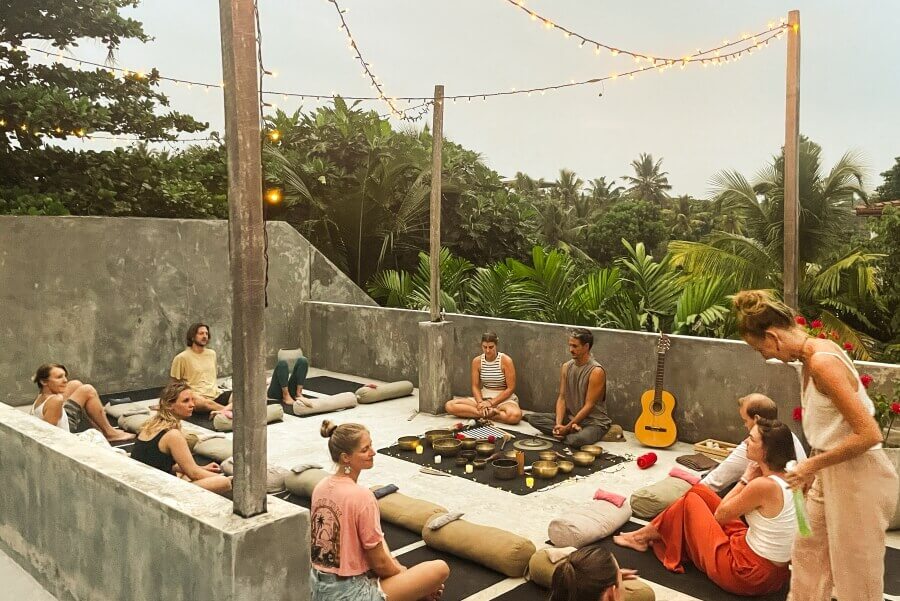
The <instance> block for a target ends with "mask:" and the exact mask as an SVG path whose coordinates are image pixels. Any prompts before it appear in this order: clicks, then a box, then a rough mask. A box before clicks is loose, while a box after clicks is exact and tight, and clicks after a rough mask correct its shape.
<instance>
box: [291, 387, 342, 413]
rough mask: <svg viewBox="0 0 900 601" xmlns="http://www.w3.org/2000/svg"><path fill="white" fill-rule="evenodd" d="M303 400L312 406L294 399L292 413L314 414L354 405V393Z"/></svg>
mask: <svg viewBox="0 0 900 601" xmlns="http://www.w3.org/2000/svg"><path fill="white" fill-rule="evenodd" d="M303 400H305V401H306V402H307V403H309V404H311V405H312V407H307V406H306V405H305V404H304V403H302V402H301V401H294V415H301V416H302V415H315V414H316V413H328V412H330V411H339V410H340V409H351V408H353V407H356V395H355V394H353V393H352V392H342V393H340V394H333V395H331V396H323V397H319V398H316V399H307V398H304V399H303Z"/></svg>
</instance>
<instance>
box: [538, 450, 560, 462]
mask: <svg viewBox="0 0 900 601" xmlns="http://www.w3.org/2000/svg"><path fill="white" fill-rule="evenodd" d="M538 457H540V458H541V461H556V451H541V452H540V453H538Z"/></svg>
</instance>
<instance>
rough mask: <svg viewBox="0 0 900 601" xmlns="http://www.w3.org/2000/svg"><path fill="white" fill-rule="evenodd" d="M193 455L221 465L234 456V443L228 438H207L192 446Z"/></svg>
mask: <svg viewBox="0 0 900 601" xmlns="http://www.w3.org/2000/svg"><path fill="white" fill-rule="evenodd" d="M194 454H195V455H202V456H204V457H209V458H210V459H212V460H213V461H216V462H218V463H222V462H223V461H225V460H226V459H228V458H229V457H231V456H232V455H234V443H233V442H232V441H231V439H230V438H207V439H206V440H201V441H200V442H198V443H197V444H196V445H195V446H194Z"/></svg>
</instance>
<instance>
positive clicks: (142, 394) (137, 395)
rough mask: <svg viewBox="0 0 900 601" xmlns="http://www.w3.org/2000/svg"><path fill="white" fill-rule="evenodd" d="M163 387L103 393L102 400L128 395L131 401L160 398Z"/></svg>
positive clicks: (106, 401)
mask: <svg viewBox="0 0 900 601" xmlns="http://www.w3.org/2000/svg"><path fill="white" fill-rule="evenodd" d="M162 389H163V387H162V386H158V387H156V388H142V389H140V390H126V391H125V392H112V393H109V394H101V395H100V400H101V401H103V402H104V403H108V402H110V400H111V399H123V398H125V397H128V398H129V399H131V401H129V402H131V403H134V402H136V401H149V400H150V399H158V398H159V395H160V393H161V392H162Z"/></svg>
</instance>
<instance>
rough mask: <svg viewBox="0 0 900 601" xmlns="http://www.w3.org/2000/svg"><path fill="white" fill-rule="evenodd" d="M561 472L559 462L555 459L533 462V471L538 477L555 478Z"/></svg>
mask: <svg viewBox="0 0 900 601" xmlns="http://www.w3.org/2000/svg"><path fill="white" fill-rule="evenodd" d="M557 472H559V464H558V463H556V462H555V461H535V462H534V463H532V464H531V473H532V474H534V475H535V476H537V477H538V478H547V479H549V478H555V477H556V474H557Z"/></svg>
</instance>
